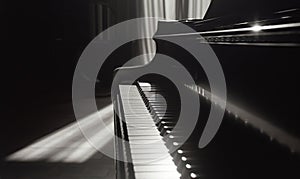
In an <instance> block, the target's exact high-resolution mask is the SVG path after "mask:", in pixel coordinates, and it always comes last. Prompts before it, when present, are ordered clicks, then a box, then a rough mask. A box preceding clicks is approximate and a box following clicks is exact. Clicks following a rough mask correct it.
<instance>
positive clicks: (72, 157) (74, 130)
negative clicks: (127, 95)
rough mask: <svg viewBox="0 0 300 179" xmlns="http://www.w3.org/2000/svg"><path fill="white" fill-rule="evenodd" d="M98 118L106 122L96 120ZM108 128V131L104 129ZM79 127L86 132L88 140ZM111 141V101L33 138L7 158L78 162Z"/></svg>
mask: <svg viewBox="0 0 300 179" xmlns="http://www.w3.org/2000/svg"><path fill="white" fill-rule="evenodd" d="M99 120H102V121H103V122H105V121H106V122H105V123H106V125H105V126H104V123H103V122H101V121H99ZM104 129H109V130H110V131H111V133H109V132H107V130H104ZM81 130H84V131H89V134H88V136H89V140H90V141H92V144H93V146H92V145H90V143H89V142H88V140H87V139H86V138H85V137H84V136H83V134H82V132H81ZM112 140H113V110H112V104H110V105H108V106H106V107H105V108H103V109H101V110H99V111H98V112H95V113H93V114H90V115H89V116H86V117H84V118H82V119H79V120H78V121H77V122H74V123H71V124H69V125H67V126H65V127H63V128H61V129H59V130H57V131H54V132H53V133H51V134H49V135H47V136H45V137H43V138H41V139H39V140H37V141H35V142H34V143H33V144H31V145H29V146H27V147H25V148H23V149H21V150H19V151H17V152H15V153H13V154H11V155H9V156H8V157H7V158H6V160H7V161H24V162H26V161H28V162H29V161H41V160H42V161H48V162H67V163H68V162H70V163H81V162H85V161H86V160H88V159H89V158H90V157H91V156H93V155H94V154H95V153H96V152H97V151H98V150H99V149H101V148H103V147H105V145H107V143H108V142H109V141H112Z"/></svg>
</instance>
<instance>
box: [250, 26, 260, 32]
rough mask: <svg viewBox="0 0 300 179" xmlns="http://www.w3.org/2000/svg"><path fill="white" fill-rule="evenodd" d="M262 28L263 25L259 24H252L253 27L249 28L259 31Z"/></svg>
mask: <svg viewBox="0 0 300 179" xmlns="http://www.w3.org/2000/svg"><path fill="white" fill-rule="evenodd" d="M262 29H263V27H262V26H260V25H254V26H253V27H251V30H252V31H254V32H260V31H261V30H262Z"/></svg>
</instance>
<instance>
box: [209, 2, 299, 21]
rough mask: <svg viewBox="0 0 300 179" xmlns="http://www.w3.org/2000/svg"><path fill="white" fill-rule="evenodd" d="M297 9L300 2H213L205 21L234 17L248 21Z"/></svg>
mask: <svg viewBox="0 0 300 179" xmlns="http://www.w3.org/2000/svg"><path fill="white" fill-rule="evenodd" d="M297 8H300V1H299V0H212V2H211V4H210V6H209V8H208V10H207V12H206V14H205V17H204V19H210V18H216V17H224V16H232V15H236V16H239V17H240V18H241V19H243V18H246V19H247V18H249V17H250V18H255V17H261V16H263V15H265V14H267V15H268V14H271V13H274V12H279V11H293V10H295V9H297Z"/></svg>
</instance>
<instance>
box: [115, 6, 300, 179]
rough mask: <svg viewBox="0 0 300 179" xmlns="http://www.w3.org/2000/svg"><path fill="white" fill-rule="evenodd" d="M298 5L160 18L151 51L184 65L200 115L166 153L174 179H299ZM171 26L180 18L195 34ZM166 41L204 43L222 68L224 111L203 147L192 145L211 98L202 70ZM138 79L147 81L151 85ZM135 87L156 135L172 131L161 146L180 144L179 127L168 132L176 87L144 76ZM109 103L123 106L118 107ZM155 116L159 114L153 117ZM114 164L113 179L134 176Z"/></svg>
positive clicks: (117, 121)
mask: <svg viewBox="0 0 300 179" xmlns="http://www.w3.org/2000/svg"><path fill="white" fill-rule="evenodd" d="M299 8H300V6H299V2H298V1H293V0H291V1H269V0H263V1H259V0H257V1H240V0H232V1H221V0H214V1H213V2H212V4H211V6H210V8H209V10H208V12H207V15H206V17H205V18H204V19H203V20H197V19H193V20H191V19H188V20H180V21H177V22H164V21H162V22H159V25H158V31H157V33H156V35H155V37H154V40H155V42H156V46H157V53H161V54H165V55H168V56H170V57H172V58H174V59H176V60H177V61H178V62H179V63H180V64H182V65H183V66H184V67H185V68H187V69H188V71H189V72H190V74H191V75H192V76H193V78H194V80H195V81H196V83H197V86H189V84H182V85H183V86H186V87H187V88H186V90H187V93H193V94H194V95H195V94H196V95H197V97H199V98H200V102H201V105H200V106H201V109H200V110H201V111H202V113H201V114H200V116H199V121H198V123H197V125H196V128H195V129H194V131H193V133H192V135H191V136H190V137H189V139H188V140H187V141H186V142H185V143H184V144H182V146H181V147H180V148H179V150H177V151H176V152H173V153H170V155H171V156H172V158H173V161H174V163H175V165H176V166H177V169H178V172H179V173H181V178H299V177H300V173H299V171H298V170H299V168H300V157H299V154H300V148H299V146H300V132H299V127H300V121H299V116H298V111H299V109H298V108H299V101H298V100H299V99H298V93H299V87H298V86H299V85H298V82H299V78H298V76H299V75H298V73H299V72H298V70H299V66H298V64H299V63H298V59H299V56H300V9H299ZM177 23H184V24H186V25H188V26H189V27H191V28H193V29H194V30H195V31H197V33H191V32H182V31H177V29H176V28H172V27H176V24H177ZM162 27H168V28H167V29H171V30H170V31H164V29H166V28H162ZM197 35H201V36H202V37H203V39H202V38H200V39H199V38H198V36H197ZM170 38H180V39H183V40H192V41H196V42H197V43H200V44H203V45H207V44H209V45H210V46H211V47H212V49H213V50H214V52H215V54H216V55H217V57H218V59H219V61H220V64H221V66H222V68H223V71H224V75H225V80H226V86H227V97H228V98H227V107H226V111H225V115H224V118H223V122H222V124H221V127H220V129H219V131H218V132H217V135H216V136H215V138H214V139H213V140H212V141H211V143H210V144H209V145H208V146H206V147H205V148H203V149H199V148H198V141H199V139H200V136H201V134H202V131H203V129H204V127H205V124H206V120H207V117H208V113H209V109H210V108H211V105H217V104H215V103H214V101H212V100H211V98H210V97H211V96H210V86H209V84H208V81H207V77H206V75H205V73H204V72H203V69H202V67H201V66H200V65H199V64H197V63H196V60H195V59H194V57H193V56H192V55H191V54H190V53H188V52H186V51H185V50H184V49H183V48H181V47H179V46H177V45H175V44H172V43H170V42H168V41H167V40H168V39H170ZM159 60H160V59H159V57H158V56H156V57H154V59H153V60H152V61H151V62H150V64H148V65H145V66H143V67H136V68H134V67H133V68H131V69H126V68H119V69H117V70H116V73H120V74H123V75H122V76H123V77H124V78H122V79H119V82H120V84H126V75H128V74H130V73H131V72H132V71H134V70H143V69H146V68H147V67H149V66H151V63H156V62H157V61H159ZM166 70H167V69H166ZM138 82H147V83H149V84H151V88H150V89H153V90H149V89H148V88H145V87H143V86H141V85H140V84H139V83H138ZM134 85H136V86H137V88H138V89H139V93H140V95H141V97H142V98H143V101H144V103H145V108H146V109H147V110H148V111H149V113H150V114H151V115H152V117H153V120H154V123H155V125H156V126H157V130H159V131H160V134H161V135H162V136H165V135H166V131H167V130H166V129H169V133H168V134H172V136H173V138H167V139H166V138H164V139H163V140H164V141H165V145H166V146H167V148H168V149H172V147H173V145H174V142H175V143H176V142H177V141H178V140H179V141H180V131H176V130H174V131H172V129H173V127H174V126H175V125H176V121H177V120H178V111H179V109H178V106H180V98H179V96H178V93H177V92H176V88H175V87H174V85H173V84H172V82H170V81H168V80H166V79H164V78H161V77H159V76H155V75H152V76H151V75H148V76H144V77H142V78H140V79H138V80H137V82H136V83H135V84H134ZM119 93H120V92H119V91H117V92H116V94H113V99H114V100H115V102H116V103H117V104H121V103H122V102H121V101H122V99H120V98H118V99H117V97H116V96H117V95H120V94H119ZM155 94H160V95H161V96H163V97H164V98H165V100H166V104H161V106H159V105H158V106H159V107H162V108H165V109H166V110H167V113H166V114H165V115H164V113H161V112H160V111H159V110H158V109H157V108H156V107H155V106H156V101H155V99H157V100H158V102H157V103H159V100H161V99H160V98H153V95H154V96H155ZM153 106H154V107H153ZM115 107H116V106H115ZM116 108H118V110H122V105H120V106H119V107H116ZM122 114H123V115H124V113H122ZM160 115H161V116H162V117H161V118H159V117H157V116H160ZM121 118H122V117H121ZM123 118H124V116H123ZM125 121H126V120H125ZM121 123H122V124H123V125H120V124H121ZM115 124H116V133H117V135H118V136H119V137H121V138H122V137H123V138H125V139H126V140H128V134H126V132H125V133H122V132H120V127H121V126H123V127H124V128H125V129H122V130H121V131H124V130H125V131H126V122H122V120H121V119H120V117H119V116H117V115H116V116H115ZM164 126H167V127H164ZM145 140H146V139H145ZM117 148H118V149H119V152H118V154H119V155H129V156H130V155H131V154H130V149H128V148H130V146H129V147H128V146H127V147H124V146H120V144H117ZM128 150H129V151H128ZM124 151H126V152H124ZM120 163H121V164H120ZM117 166H118V167H119V168H118V171H119V173H120V174H119V175H118V177H119V178H126V176H130V177H129V178H134V177H135V175H134V173H135V171H134V166H132V165H131V166H129V167H127V168H126V167H125V168H126V169H124V163H122V162H119V163H118V165H117ZM122 167H123V168H122ZM121 168H122V169H121ZM162 178H163V176H162Z"/></svg>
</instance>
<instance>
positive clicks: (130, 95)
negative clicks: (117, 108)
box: [119, 85, 181, 179]
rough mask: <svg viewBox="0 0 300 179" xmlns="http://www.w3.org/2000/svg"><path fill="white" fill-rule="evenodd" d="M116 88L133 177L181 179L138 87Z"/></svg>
mask: <svg viewBox="0 0 300 179" xmlns="http://www.w3.org/2000/svg"><path fill="white" fill-rule="evenodd" d="M119 88H120V95H121V99H122V105H123V110H124V117H125V122H126V126H127V133H128V139H129V147H130V152H131V153H130V154H131V158H132V164H133V170H134V175H135V178H136V179H154V178H159V179H176V178H180V176H181V175H180V174H179V173H178V171H177V168H176V166H175V164H174V162H173V159H172V157H171V156H170V154H169V152H168V149H167V147H166V146H165V142H164V141H163V139H162V136H160V133H159V131H158V130H157V127H156V125H155V123H154V121H153V118H152V116H151V114H150V113H149V111H148V109H147V108H146V106H145V104H144V101H143V99H142V97H141V96H140V93H139V91H138V89H137V87H136V86H134V85H120V87H119ZM153 99H154V100H153V101H155V100H157V99H158V100H159V98H153ZM158 104H159V103H158ZM159 106H163V105H159Z"/></svg>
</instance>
